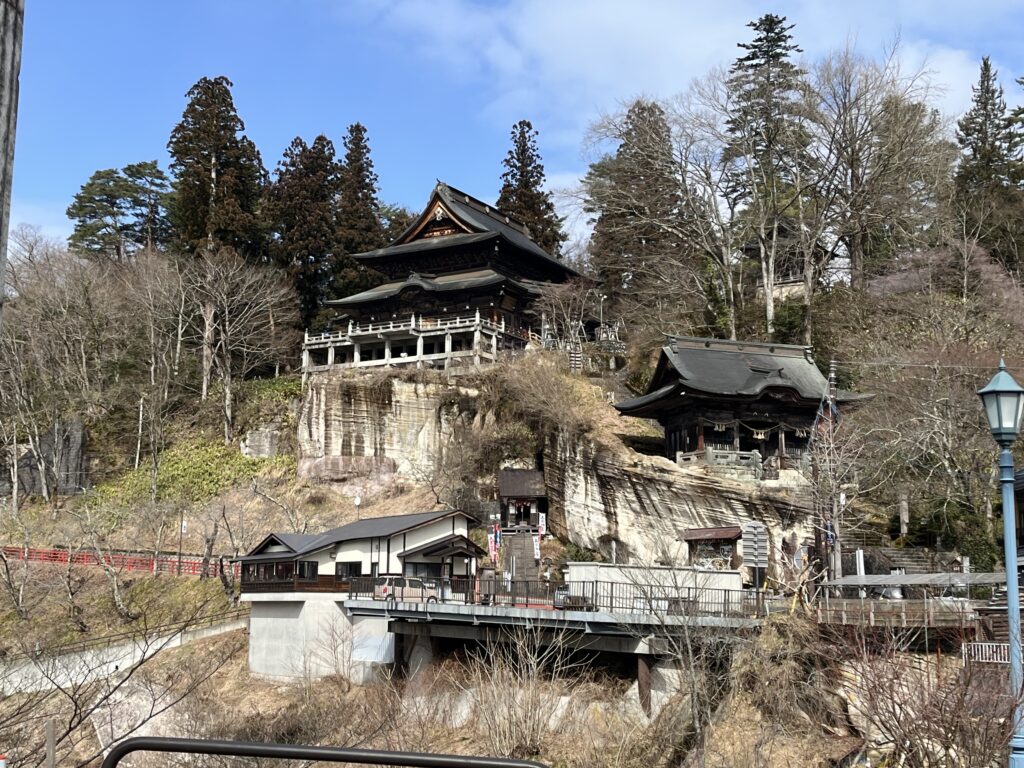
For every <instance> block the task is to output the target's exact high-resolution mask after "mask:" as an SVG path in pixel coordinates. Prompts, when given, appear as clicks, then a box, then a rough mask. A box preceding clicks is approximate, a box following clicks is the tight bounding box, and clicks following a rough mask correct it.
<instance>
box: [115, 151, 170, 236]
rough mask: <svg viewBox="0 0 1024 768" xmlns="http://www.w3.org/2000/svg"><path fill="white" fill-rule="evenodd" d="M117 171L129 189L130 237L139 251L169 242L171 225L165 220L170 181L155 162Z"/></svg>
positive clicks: (127, 166)
mask: <svg viewBox="0 0 1024 768" xmlns="http://www.w3.org/2000/svg"><path fill="white" fill-rule="evenodd" d="M121 172H122V173H123V174H124V177H125V178H126V179H127V180H128V182H129V183H130V184H131V186H132V194H131V197H130V199H129V206H128V209H129V213H130V214H131V217H132V224H131V229H130V231H131V236H132V239H133V241H134V242H135V243H136V244H137V245H138V246H139V247H143V248H151V249H152V248H159V247H162V246H164V245H167V244H168V243H169V242H170V240H171V236H172V233H171V222H170V220H169V219H168V217H167V201H168V194H169V193H170V188H171V187H170V182H169V180H168V178H167V175H166V174H165V173H164V172H163V171H162V170H160V166H159V165H158V164H157V162H156V160H147V161H145V162H141V163H132V164H131V165H126V166H125V167H124V168H123V169H122V170H121Z"/></svg>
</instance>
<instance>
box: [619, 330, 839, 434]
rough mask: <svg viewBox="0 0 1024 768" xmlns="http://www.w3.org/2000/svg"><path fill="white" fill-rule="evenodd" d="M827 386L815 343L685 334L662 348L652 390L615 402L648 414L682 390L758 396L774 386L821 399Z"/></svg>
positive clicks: (805, 397) (633, 412) (630, 412)
mask: <svg viewBox="0 0 1024 768" xmlns="http://www.w3.org/2000/svg"><path fill="white" fill-rule="evenodd" d="M827 389H828V381H827V380H826V379H825V377H824V376H823V375H822V373H821V371H819V370H818V367H817V366H816V365H815V364H814V359H813V357H812V356H811V350H810V348H809V347H800V346H795V345H791V344H767V343H761V342H745V341H721V340H719V339H701V338H693V337H685V336H679V337H672V338H670V340H669V343H668V344H667V345H666V346H664V347H663V348H662V350H661V356H660V357H659V359H658V366H657V368H656V369H655V372H654V376H653V377H652V378H651V383H650V386H649V387H648V389H647V392H646V393H645V394H644V395H642V396H640V397H637V398H633V399H631V400H625V401H623V402H620V403H616V404H615V408H617V409H618V410H619V411H620V412H621V413H624V414H627V415H646V414H647V412H648V411H649V410H650V408H651V406H655V407H656V406H657V404H658V403H659V402H661V401H668V400H669V399H672V398H675V397H676V395H679V394H684V393H690V392H695V393H697V394H700V395H704V396H716V395H717V396H722V397H738V398H744V399H756V398H757V397H759V396H761V395H762V394H764V393H765V392H767V391H768V390H788V391H789V392H791V393H792V394H793V395H795V396H796V397H797V398H798V399H800V400H804V401H810V402H815V403H817V402H819V401H820V400H821V398H822V397H823V396H824V395H825V393H826V391H827Z"/></svg>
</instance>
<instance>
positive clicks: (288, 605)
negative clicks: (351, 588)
mask: <svg viewBox="0 0 1024 768" xmlns="http://www.w3.org/2000/svg"><path fill="white" fill-rule="evenodd" d="M242 599H243V600H248V601H250V602H251V603H252V613H251V615H250V619H249V671H250V673H251V674H253V675H255V676H258V677H266V678H271V679H275V680H302V679H305V678H313V679H315V678H319V677H323V676H325V675H332V674H339V675H342V676H344V677H346V678H348V679H350V680H352V682H355V683H366V682H369V681H371V680H372V679H373V678H374V676H375V673H376V667H378V666H380V665H381V664H390V663H392V662H393V661H394V636H393V635H391V634H390V633H389V632H388V631H387V620H386V619H377V618H358V619H355V620H353V619H351V618H350V617H349V616H347V615H346V614H345V611H344V609H343V607H342V604H341V602H339V601H337V600H335V599H334V596H333V595H330V594H323V595H321V594H316V593H281V594H259V595H256V594H248V595H243V596H242Z"/></svg>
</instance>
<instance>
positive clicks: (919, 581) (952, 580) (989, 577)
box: [826, 571, 1006, 587]
mask: <svg viewBox="0 0 1024 768" xmlns="http://www.w3.org/2000/svg"><path fill="white" fill-rule="evenodd" d="M826 583H827V584H828V585H829V586H833V587H915V586H916V587H968V586H975V585H985V584H1005V583H1006V573H1005V572H1004V571H997V572H994V573H886V574H871V575H865V576H858V575H856V574H853V575H851V576H843V577H842V578H839V579H833V580H832V581H829V582H826Z"/></svg>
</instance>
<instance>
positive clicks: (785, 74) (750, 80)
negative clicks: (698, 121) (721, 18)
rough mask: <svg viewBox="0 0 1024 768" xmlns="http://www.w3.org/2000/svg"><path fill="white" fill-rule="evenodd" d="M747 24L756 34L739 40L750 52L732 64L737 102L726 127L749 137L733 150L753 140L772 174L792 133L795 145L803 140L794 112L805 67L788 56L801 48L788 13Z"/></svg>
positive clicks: (755, 157) (766, 170)
mask: <svg viewBox="0 0 1024 768" xmlns="http://www.w3.org/2000/svg"><path fill="white" fill-rule="evenodd" d="M747 26H748V27H750V28H751V29H753V30H754V32H755V33H756V34H755V36H754V39H753V40H752V41H751V42H749V43H739V44H738V46H739V47H740V48H742V49H743V50H745V51H746V54H745V55H743V56H740V57H739V58H738V59H736V61H735V63H734V64H733V65H732V68H731V69H730V70H729V89H730V91H731V93H732V96H733V99H734V100H735V104H736V107H735V108H734V110H733V114H732V116H731V117H730V118H729V120H728V122H727V128H728V130H729V132H730V133H731V134H732V135H734V136H737V137H751V138H750V140H748V141H743V142H739V141H738V142H737V143H736V144H734V146H733V152H734V153H736V152H740V153H742V152H745V151H746V150H747V147H749V146H750V145H752V152H751V153H750V154H752V155H753V158H752V159H753V162H754V163H756V164H757V165H759V166H761V171H762V173H763V175H765V176H770V175H771V174H772V173H773V171H774V170H775V169H777V168H778V166H779V165H780V163H781V161H782V158H781V157H780V155H781V153H782V152H784V151H785V149H786V148H788V147H790V146H793V145H794V139H795V140H796V145H799V142H800V141H801V137H800V136H799V132H800V131H799V128H798V127H796V126H795V125H794V124H793V119H792V118H793V115H794V114H795V113H796V112H797V110H798V108H799V107H798V99H799V92H800V81H801V78H802V77H803V76H804V72H803V70H801V69H800V68H799V67H797V66H796V64H794V63H793V62H792V61H791V60H790V57H791V56H792V54H794V53H801V49H800V47H799V46H797V45H796V44H795V43H793V42H792V40H793V36H792V35H791V34H790V30H792V29H793V27H794V26H795V25H793V24H789V25H787V24H786V17H785V16H776V15H774V14H771V13H768V14H765V15H764V16H762V17H761V18H759V19H758V20H757V21H752V22H750V23H749V24H747ZM803 141H804V142H806V139H805V138H804V139H803ZM741 143H742V144H745V145H746V146H739V145H740V144H741Z"/></svg>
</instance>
